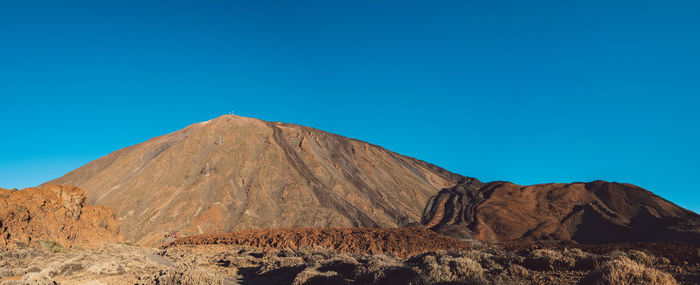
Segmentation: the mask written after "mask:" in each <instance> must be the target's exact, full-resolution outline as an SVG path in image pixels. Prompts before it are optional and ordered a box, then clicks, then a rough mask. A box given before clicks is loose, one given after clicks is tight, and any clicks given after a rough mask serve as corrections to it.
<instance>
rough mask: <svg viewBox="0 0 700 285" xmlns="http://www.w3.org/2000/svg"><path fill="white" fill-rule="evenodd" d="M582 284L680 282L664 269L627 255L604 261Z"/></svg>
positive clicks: (672, 283) (669, 283)
mask: <svg viewBox="0 0 700 285" xmlns="http://www.w3.org/2000/svg"><path fill="white" fill-rule="evenodd" d="M581 284H591V285H593V284H595V285H603V284H606V285H607V284H609V285H628V284H656V285H675V284H678V283H677V282H676V280H675V279H673V277H672V276H671V275H670V274H668V273H666V272H663V271H660V270H657V269H654V268H649V267H646V266H644V265H642V264H639V263H638V262H635V261H633V260H631V259H629V258H627V257H625V256H618V257H616V258H614V259H611V260H608V261H605V262H603V263H602V264H601V265H599V266H598V268H597V269H596V270H595V271H593V272H591V273H590V274H588V275H587V276H586V277H585V278H583V280H582V281H581Z"/></svg>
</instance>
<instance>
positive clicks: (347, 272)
mask: <svg viewBox="0 0 700 285" xmlns="http://www.w3.org/2000/svg"><path fill="white" fill-rule="evenodd" d="M359 265H360V263H359V262H358V261H357V259H355V258H354V257H352V256H350V255H349V254H346V253H340V254H338V255H337V256H335V257H333V258H331V259H329V260H326V261H323V262H322V263H321V266H320V267H319V268H318V270H319V271H320V272H326V271H335V272H338V274H340V275H342V276H343V277H345V278H353V277H354V276H353V272H355V269H356V268H357V267H358V266H359Z"/></svg>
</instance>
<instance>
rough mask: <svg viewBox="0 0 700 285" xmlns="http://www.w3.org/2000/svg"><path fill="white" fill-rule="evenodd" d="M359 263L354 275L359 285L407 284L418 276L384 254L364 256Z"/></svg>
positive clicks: (410, 269)
mask: <svg viewBox="0 0 700 285" xmlns="http://www.w3.org/2000/svg"><path fill="white" fill-rule="evenodd" d="M358 262H360V265H359V266H357V267H356V268H355V270H354V271H353V273H352V275H353V276H354V279H355V281H356V282H357V283H359V284H407V283H408V282H409V281H410V280H414V279H415V276H416V272H415V271H414V270H413V269H412V268H409V267H406V266H405V265H404V264H403V263H402V262H401V261H399V260H397V259H396V258H394V257H391V256H388V255H384V254H375V255H368V256H364V257H363V258H360V260H358Z"/></svg>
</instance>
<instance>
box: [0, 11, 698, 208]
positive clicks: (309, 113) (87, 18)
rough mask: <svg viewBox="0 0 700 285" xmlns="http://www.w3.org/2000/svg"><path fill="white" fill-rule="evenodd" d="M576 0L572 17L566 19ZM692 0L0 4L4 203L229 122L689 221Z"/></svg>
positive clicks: (694, 159)
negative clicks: (601, 185) (685, 213)
mask: <svg viewBox="0 0 700 285" xmlns="http://www.w3.org/2000/svg"><path fill="white" fill-rule="evenodd" d="M576 2H581V3H576ZM697 15H700V2H698V1H663V2H662V1H92V0H90V1H31V0H30V1H27V0H16V1H15V0H7V1H2V2H0V119H1V120H0V124H1V126H2V129H1V134H2V139H0V187H4V188H14V187H17V188H22V187H28V186H34V185H37V184H40V183H42V182H45V181H48V180H50V179H53V178H56V177H59V176H61V175H63V174H64V173H66V172H68V171H70V170H72V169H74V168H77V167H79V166H81V165H83V164H85V163H87V162H89V161H91V160H94V159H97V158H99V157H101V156H103V155H106V154H108V153H110V152H112V151H115V150H117V149H120V148H123V147H126V146H129V145H133V144H137V143H140V142H142V141H145V140H147V139H149V138H151V137H154V136H158V135H162V134H165V133H169V132H172V131H175V130H178V129H181V128H183V127H185V126H187V125H189V124H191V123H195V122H199V121H205V120H208V119H211V118H213V117H218V116H220V115H223V114H226V113H228V112H229V111H231V110H233V111H235V112H236V114H239V115H242V116H249V117H255V118H260V119H264V120H270V121H284V122H291V123H297V124H302V125H307V126H311V127H316V128H319V129H323V130H326V131H330V132H334V133H338V134H342V135H345V136H348V137H353V138H358V139H362V140H366V141H368V142H371V143H375V144H378V145H381V146H384V147H386V148H388V149H390V150H394V151H396V152H399V153H402V154H406V155H410V156H414V157H417V158H419V159H422V160H426V161H428V162H431V163H435V164H437V165H439V166H442V167H445V168H447V169H449V170H451V171H454V172H457V173H460V174H463V175H467V176H474V177H477V178H479V179H481V180H484V181H493V180H508V181H513V182H516V183H519V184H534V183H545V182H573V181H591V180H596V179H603V180H610V181H620V182H629V183H633V184H637V185H640V186H642V187H645V188H647V189H649V190H651V191H653V192H655V193H657V194H659V195H660V196H662V197H665V198H667V199H669V200H671V201H673V202H675V203H677V204H679V205H681V206H683V207H686V208H689V209H691V210H694V211H695V212H700V195H699V194H698V191H700V179H698V178H699V177H698V174H699V173H700V150H698V146H700V112H699V111H698V110H699V109H700V108H699V107H700V17H698V16H697Z"/></svg>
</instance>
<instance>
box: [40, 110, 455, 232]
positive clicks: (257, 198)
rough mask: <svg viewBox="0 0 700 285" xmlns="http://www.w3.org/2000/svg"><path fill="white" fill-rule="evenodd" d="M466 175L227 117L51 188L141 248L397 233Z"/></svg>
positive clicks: (128, 152) (354, 143)
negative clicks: (103, 216)
mask: <svg viewBox="0 0 700 285" xmlns="http://www.w3.org/2000/svg"><path fill="white" fill-rule="evenodd" d="M461 178H462V177H461V176H460V175H457V174H453V173H450V172H448V171H446V170H444V169H442V168H439V167H437V166H434V165H432V164H429V163H426V162H423V161H419V160H416V159H414V158H410V157H406V156H403V155H399V154H396V153H394V152H391V151H388V150H386V149H384V148H382V147H379V146H375V145H372V144H368V143H365V142H362V141H358V140H354V139H349V138H345V137H342V136H338V135H334V134H330V133H327V132H323V131H320V130H317V129H313V128H308V127H303V126H299V125H293V124H285V123H278V122H266V121H262V120H257V119H252V118H245V117H239V116H222V117H219V118H217V119H214V120H211V121H207V122H203V123H198V124H194V125H191V126H189V127H187V128H185V129H183V130H180V131H177V132H174V133H171V134H168V135H164V136H160V137H156V138H153V139H151V140H148V141H146V142H144V143H141V144H138V145H134V146H131V147H127V148H124V149H121V150H118V151H116V152H114V153H111V154H109V155H107V156H105V157H102V158H100V159H98V160H95V161H93V162H90V163H89V164H87V165H85V166H83V167H81V168H78V169H76V170H74V171H72V172H70V173H68V174H66V175H65V176H63V177H61V178H58V179H56V180H54V181H51V182H49V183H50V184H67V185H77V186H80V187H81V188H83V189H85V190H86V194H87V197H88V202H89V203H91V204H97V205H107V206H110V207H112V208H114V209H116V210H117V211H118V215H119V219H120V222H121V229H122V233H123V234H124V235H125V236H126V238H127V239H128V240H130V241H135V242H138V243H141V244H153V243H156V242H159V241H160V240H161V239H162V238H163V236H164V235H165V234H168V233H170V232H172V231H179V233H181V234H201V233H214V232H228V231H233V230H240V229H247V228H283V227H330V226H332V227H396V226H404V225H407V224H409V223H417V222H419V221H420V218H421V213H422V210H423V208H424V207H425V205H426V203H427V201H428V199H429V198H430V197H431V196H433V195H435V194H436V193H437V192H438V191H439V189H442V188H446V187H451V186H454V185H455V184H456V183H457V182H458V181H459V180H460V179H461Z"/></svg>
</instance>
